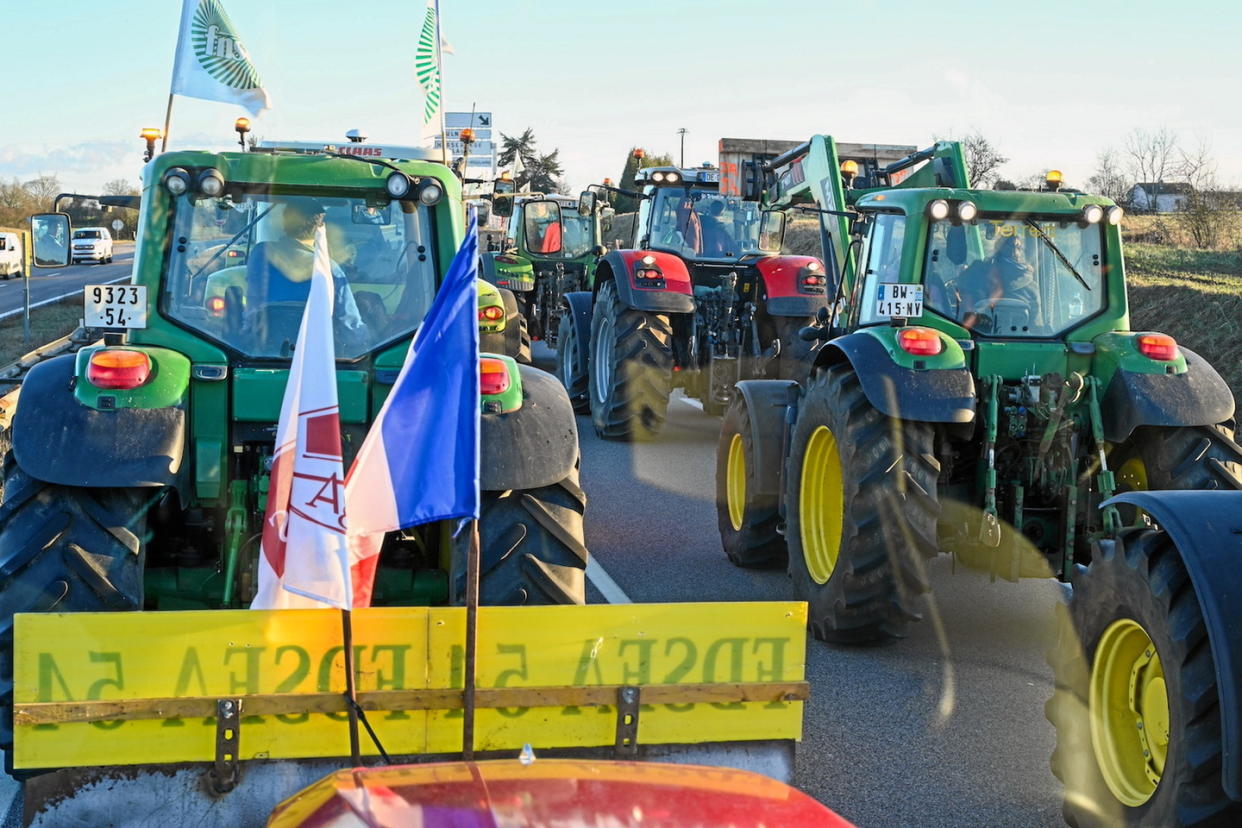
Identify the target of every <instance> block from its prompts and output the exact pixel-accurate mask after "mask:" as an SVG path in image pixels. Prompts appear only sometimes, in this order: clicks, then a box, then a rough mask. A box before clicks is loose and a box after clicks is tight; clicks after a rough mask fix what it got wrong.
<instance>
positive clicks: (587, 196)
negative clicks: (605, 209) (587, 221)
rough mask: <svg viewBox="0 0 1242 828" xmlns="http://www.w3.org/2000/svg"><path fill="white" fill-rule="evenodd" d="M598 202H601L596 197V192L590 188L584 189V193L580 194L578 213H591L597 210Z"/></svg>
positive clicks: (584, 214)
mask: <svg viewBox="0 0 1242 828" xmlns="http://www.w3.org/2000/svg"><path fill="white" fill-rule="evenodd" d="M598 203H599V202H598V200H597V199H596V197H595V193H593V192H591V191H590V190H583V191H582V194H581V195H579V196H578V215H580V216H589V215H591V214H592V213H594V212H595V207H596V206H597V204H598Z"/></svg>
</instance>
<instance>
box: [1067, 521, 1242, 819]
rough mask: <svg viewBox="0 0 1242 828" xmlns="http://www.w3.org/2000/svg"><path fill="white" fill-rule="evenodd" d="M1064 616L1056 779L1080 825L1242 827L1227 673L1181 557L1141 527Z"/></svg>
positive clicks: (1079, 588)
mask: <svg viewBox="0 0 1242 828" xmlns="http://www.w3.org/2000/svg"><path fill="white" fill-rule="evenodd" d="M1071 581H1072V584H1073V593H1072V594H1071V596H1070V599H1069V605H1068V607H1065V606H1059V607H1058V608H1057V609H1058V638H1057V645H1056V648H1055V649H1053V650H1052V651H1051V652H1050V653H1049V662H1050V663H1051V665H1052V669H1053V674H1054V678H1055V689H1054V691H1053V696H1052V699H1051V700H1050V701H1049V702H1048V704H1047V706H1046V713H1047V716H1048V719H1049V721H1051V722H1052V724H1053V726H1054V727H1055V728H1056V734H1057V743H1056V748H1055V750H1054V752H1053V754H1052V770H1053V773H1055V774H1056V776H1057V777H1058V778H1059V779H1060V780H1061V781H1062V782H1063V783H1064V784H1065V802H1064V816H1065V819H1066V821H1067V822H1068V823H1069V824H1070V825H1075V826H1079V828H1088V826H1101V828H1102V827H1103V826H1206V825H1213V826H1215V825H1221V826H1224V825H1239V824H1242V804H1239V803H1235V802H1232V801H1231V800H1230V799H1229V798H1228V797H1227V796H1226V795H1225V793H1224V791H1223V790H1222V788H1221V770H1220V767H1221V745H1222V737H1221V723H1220V706H1219V694H1218V689H1217V685H1216V665H1215V663H1214V661H1213V657H1212V648H1211V646H1210V643H1209V642H1208V640H1207V633H1206V631H1205V628H1204V623H1203V613H1202V611H1201V609H1200V606H1199V601H1198V598H1197V596H1196V594H1195V589H1194V586H1193V585H1192V584H1191V582H1190V578H1189V576H1188V575H1187V572H1186V567H1185V564H1184V563H1183V561H1182V557H1181V554H1180V553H1179V551H1178V550H1177V548H1176V547H1175V546H1174V544H1173V542H1172V540H1171V539H1170V538H1169V536H1168V535H1167V534H1165V533H1164V532H1162V531H1160V530H1157V529H1149V528H1141V529H1135V530H1131V531H1128V532H1126V533H1123V535H1122V536H1121V539H1120V540H1118V541H1117V542H1115V543H1110V542H1104V543H1101V544H1100V545H1099V547H1098V548H1097V552H1096V555H1095V557H1094V559H1093V560H1092V562H1091V564H1090V565H1089V566H1086V567H1083V566H1079V567H1077V568H1076V570H1075V572H1074V573H1073V575H1072V579H1071Z"/></svg>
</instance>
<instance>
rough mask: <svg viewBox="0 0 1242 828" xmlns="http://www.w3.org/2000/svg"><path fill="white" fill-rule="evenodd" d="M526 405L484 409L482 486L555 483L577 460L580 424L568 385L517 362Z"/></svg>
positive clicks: (498, 488)
mask: <svg viewBox="0 0 1242 828" xmlns="http://www.w3.org/2000/svg"><path fill="white" fill-rule="evenodd" d="M518 368H519V370H520V371H521V378H522V407H521V408H519V409H518V410H517V411H513V412H510V413H508V414H484V415H483V417H482V420H481V422H482V430H481V432H480V442H481V445H482V449H483V450H482V458H483V460H482V463H481V464H480V467H479V484H480V488H482V489H483V490H484V491H501V490H504V489H537V488H540V487H542V486H551V485H552V484H553V483H556V482H558V481H560V480H564V479H565V477H566V476H567V475H568V474H569V473H570V471H572V470H573V468H574V465H575V464H576V463H577V462H578V424H577V422H576V420H575V419H574V409H573V406H572V405H570V402H569V395H568V394H567V393H566V392H565V387H564V386H563V385H561V383H560V381H559V380H557V378H556V377H554V376H552V375H551V374H549V373H547V372H546V371H540V370H539V369H538V368H532V367H531V366H529V365H519V366H518Z"/></svg>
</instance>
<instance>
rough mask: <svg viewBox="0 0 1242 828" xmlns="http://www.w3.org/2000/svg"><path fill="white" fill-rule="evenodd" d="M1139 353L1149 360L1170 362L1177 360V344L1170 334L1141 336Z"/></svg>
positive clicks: (1139, 338)
mask: <svg viewBox="0 0 1242 828" xmlns="http://www.w3.org/2000/svg"><path fill="white" fill-rule="evenodd" d="M1138 349H1139V353H1140V354H1142V355H1143V356H1145V357H1147V358H1148V359H1158V360H1161V361H1162V362H1170V361H1172V360H1175V359H1177V355H1178V351H1177V342H1176V340H1174V339H1173V337H1171V336H1169V335H1168V334H1158V333H1152V334H1139V337H1138Z"/></svg>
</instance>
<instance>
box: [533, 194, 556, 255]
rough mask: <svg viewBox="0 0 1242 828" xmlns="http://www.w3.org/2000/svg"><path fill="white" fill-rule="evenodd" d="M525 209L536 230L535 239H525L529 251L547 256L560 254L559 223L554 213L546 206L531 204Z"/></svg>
mask: <svg viewBox="0 0 1242 828" xmlns="http://www.w3.org/2000/svg"><path fill="white" fill-rule="evenodd" d="M527 209H528V210H530V211H531V218H533V219H534V220H535V227H536V228H537V230H536V232H535V234H534V235H535V238H532V239H527V242H528V243H529V244H530V249H531V251H532V252H534V253H543V254H545V255H549V256H550V255H552V254H553V253H558V252H560V249H561V223H560V222H559V221H557V220H556V212H555V211H554V210H552V209H551V208H550V207H549V206H548V205H546V204H532V205H531V206H530V207H528V208H527Z"/></svg>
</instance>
